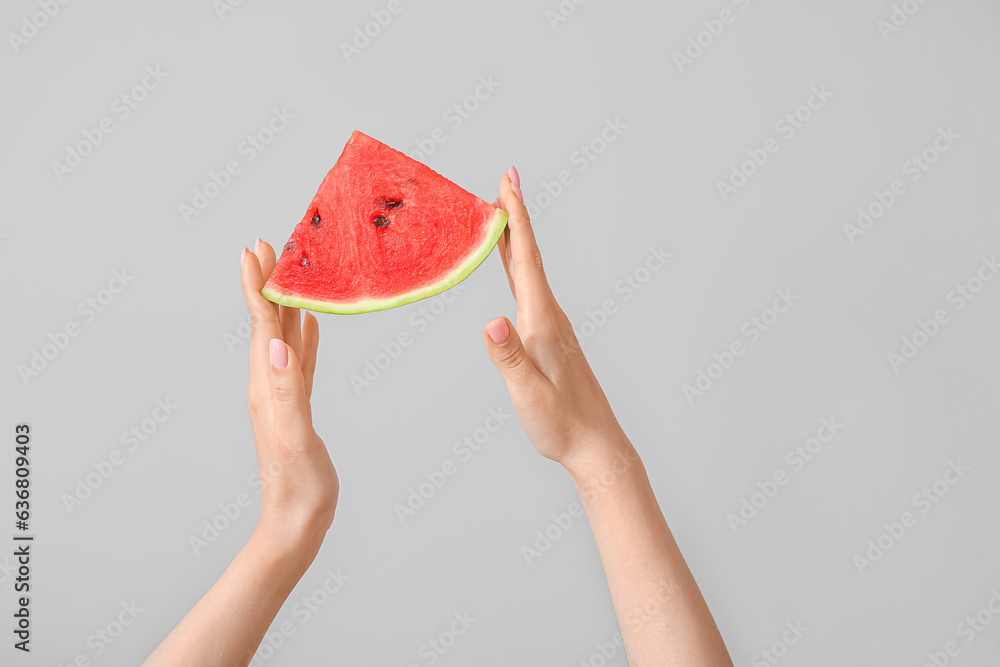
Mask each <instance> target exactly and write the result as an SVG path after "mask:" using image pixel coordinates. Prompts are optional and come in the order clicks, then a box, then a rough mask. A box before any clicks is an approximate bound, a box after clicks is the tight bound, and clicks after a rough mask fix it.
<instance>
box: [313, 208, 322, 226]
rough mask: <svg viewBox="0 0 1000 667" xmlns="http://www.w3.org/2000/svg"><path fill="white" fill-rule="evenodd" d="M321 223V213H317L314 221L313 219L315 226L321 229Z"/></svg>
mask: <svg viewBox="0 0 1000 667" xmlns="http://www.w3.org/2000/svg"><path fill="white" fill-rule="evenodd" d="M321 222H322V220H321V219H320V217H319V212H318V211H317V213H316V215H314V216H313V219H312V223H313V226H314V227H319V225H320V223H321Z"/></svg>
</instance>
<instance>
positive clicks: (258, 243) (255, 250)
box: [253, 237, 260, 253]
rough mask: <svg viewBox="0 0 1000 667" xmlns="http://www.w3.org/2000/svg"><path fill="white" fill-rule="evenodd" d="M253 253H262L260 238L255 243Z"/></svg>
mask: <svg viewBox="0 0 1000 667" xmlns="http://www.w3.org/2000/svg"><path fill="white" fill-rule="evenodd" d="M253 251H254V252H255V253H259V252H260V237H258V238H257V240H256V241H254V242H253Z"/></svg>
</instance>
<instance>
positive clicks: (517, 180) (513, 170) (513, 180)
mask: <svg viewBox="0 0 1000 667" xmlns="http://www.w3.org/2000/svg"><path fill="white" fill-rule="evenodd" d="M507 176H508V177H509V178H510V189H511V190H513V191H514V195H515V196H516V197H517V198H518V199H520V200H521V203H522V204H523V203H524V195H523V194H521V175H520V174H518V173H517V167H515V166H514V165H510V169H508V170H507Z"/></svg>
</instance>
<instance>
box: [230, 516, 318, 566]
mask: <svg viewBox="0 0 1000 667" xmlns="http://www.w3.org/2000/svg"><path fill="white" fill-rule="evenodd" d="M327 528H329V524H328V523H322V522H319V523H318V522H317V521H315V520H309V519H307V518H306V519H294V518H292V517H290V516H288V515H284V516H281V517H277V518H276V520H268V518H267V517H265V515H264V513H263V512H262V513H261V518H260V520H259V521H258V522H257V527H256V528H255V529H254V531H253V534H252V535H251V536H250V540H249V541H248V545H249V546H250V547H251V548H252V549H253V550H254V551H255V552H257V553H259V554H261V555H262V556H263V557H264V558H267V559H268V560H272V561H274V562H275V564H277V565H280V566H281V567H282V568H286V569H287V570H288V571H290V572H297V573H298V576H301V575H302V574H303V573H305V571H306V570H307V569H309V566H310V565H312V562H313V560H314V559H315V558H316V554H318V553H319V549H320V547H321V546H322V544H323V539H324V538H325V537H326V531H327Z"/></svg>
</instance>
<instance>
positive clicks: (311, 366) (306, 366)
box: [302, 313, 319, 398]
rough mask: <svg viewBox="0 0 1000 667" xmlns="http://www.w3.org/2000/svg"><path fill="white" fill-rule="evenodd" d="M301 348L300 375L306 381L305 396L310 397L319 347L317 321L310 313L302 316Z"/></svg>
mask: <svg viewBox="0 0 1000 667" xmlns="http://www.w3.org/2000/svg"><path fill="white" fill-rule="evenodd" d="M302 348H303V349H302V377H303V378H304V379H305V383H306V396H307V397H309V398H312V388H313V375H314V374H315V373H316V350H317V348H319V322H318V321H317V320H316V316H315V315H313V314H312V313H306V314H305V316H304V317H303V318H302Z"/></svg>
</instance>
